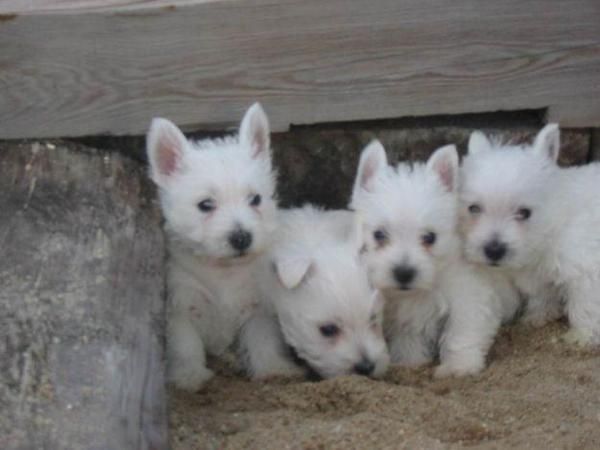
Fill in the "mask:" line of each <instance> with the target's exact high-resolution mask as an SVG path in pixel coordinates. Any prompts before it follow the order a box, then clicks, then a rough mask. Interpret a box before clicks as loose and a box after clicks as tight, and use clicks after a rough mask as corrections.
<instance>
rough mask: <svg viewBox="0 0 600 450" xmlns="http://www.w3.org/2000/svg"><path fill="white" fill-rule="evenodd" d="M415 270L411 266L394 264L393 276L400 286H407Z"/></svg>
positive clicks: (413, 276)
mask: <svg viewBox="0 0 600 450" xmlns="http://www.w3.org/2000/svg"><path fill="white" fill-rule="evenodd" d="M416 274H417V271H416V270H415V269H414V267H411V266H405V265H401V266H396V267H394V278H395V279H396V281H397V282H398V283H399V284H400V285H401V286H407V285H408V284H410V283H411V282H412V280H414V278H415V275H416Z"/></svg>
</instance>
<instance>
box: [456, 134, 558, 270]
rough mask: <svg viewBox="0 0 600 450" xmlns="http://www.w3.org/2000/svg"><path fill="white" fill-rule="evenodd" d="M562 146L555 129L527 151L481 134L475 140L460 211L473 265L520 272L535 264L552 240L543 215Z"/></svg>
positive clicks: (471, 143) (465, 167)
mask: <svg viewBox="0 0 600 450" xmlns="http://www.w3.org/2000/svg"><path fill="white" fill-rule="evenodd" d="M559 144H560V136H559V129H558V126H557V125H555V124H551V125H547V126H546V127H544V128H543V129H542V130H541V131H540V132H539V134H538V135H537V137H536V138H535V141H534V143H533V144H532V145H526V146H510V145H502V144H499V143H497V142H493V141H490V140H489V139H488V138H487V137H486V136H485V135H483V134H482V133H481V132H478V131H476V132H474V133H473V134H472V135H471V138H470V140H469V154H468V156H467V157H466V158H465V160H464V164H463V169H462V171H463V173H462V186H461V208H460V222H461V232H462V233H463V237H464V246H465V249H464V250H465V255H466V257H467V259H468V260H470V261H472V262H475V263H480V264H487V265H490V266H495V267H503V268H508V269H517V270H518V269H520V268H523V267H525V266H528V265H530V264H535V263H536V262H535V261H536V259H537V258H538V255H539V250H540V249H541V248H543V246H544V245H546V244H547V242H546V241H547V239H548V237H547V226H548V224H547V223H545V222H546V221H545V220H544V219H543V217H542V216H543V214H541V212H542V211H543V209H544V208H545V207H546V203H547V200H548V198H549V195H551V192H552V187H553V177H554V175H555V174H556V170H557V165H556V160H557V158H558V153H559V148H560V145H559Z"/></svg>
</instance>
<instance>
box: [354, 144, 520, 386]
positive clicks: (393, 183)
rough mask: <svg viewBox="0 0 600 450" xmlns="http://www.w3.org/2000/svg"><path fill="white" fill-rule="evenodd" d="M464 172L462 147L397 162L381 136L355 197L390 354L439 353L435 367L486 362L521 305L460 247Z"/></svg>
mask: <svg viewBox="0 0 600 450" xmlns="http://www.w3.org/2000/svg"><path fill="white" fill-rule="evenodd" d="M458 176H459V171H458V155H457V152H456V149H455V147H454V146H446V147H443V148H440V149H438V150H437V151H436V152H435V153H434V154H433V155H432V156H431V157H430V159H429V160H428V161H427V164H414V165H408V164H399V165H398V166H397V167H396V168H392V167H390V166H388V163H387V158H386V154H385V150H384V148H383V147H382V145H381V144H380V143H379V142H378V141H374V142H373V143H371V144H370V145H369V146H368V147H367V148H366V149H365V150H364V151H363V153H362V155H361V158H360V163H359V168H358V173H357V177H356V182H355V186H354V191H353V195H352V202H351V206H352V208H353V209H355V210H356V211H357V213H358V214H360V216H361V218H362V220H363V221H364V223H365V237H366V253H365V256H364V257H365V259H366V262H367V265H368V271H369V277H370V279H371V281H372V283H373V284H374V286H375V287H376V288H379V289H381V290H382V291H383V293H384V296H385V299H386V308H385V319H384V323H385V325H384V327H385V334H386V337H387V339H388V341H389V345H390V354H391V358H392V362H393V363H396V364H400V365H404V366H418V365H422V364H425V363H428V362H430V361H432V360H433V359H434V358H435V357H436V355H437V354H438V352H439V356H440V362H441V364H440V366H439V367H437V369H436V372H435V375H436V376H447V375H457V376H460V375H467V374H475V373H478V372H479V371H481V370H482V369H483V368H484V366H485V357H486V355H487V352H488V350H489V348H490V346H491V344H492V342H493V339H494V337H495V335H496V332H497V330H498V327H499V326H500V324H501V322H502V321H504V320H508V319H509V318H511V317H512V316H513V314H514V312H515V310H516V308H517V306H518V299H517V296H516V292H515V290H514V289H513V288H512V286H511V285H510V284H509V283H508V282H506V283H503V282H501V281H500V282H498V283H497V285H498V287H499V289H496V290H494V289H493V287H492V286H493V283H494V281H493V280H490V278H489V277H488V276H487V275H486V274H485V273H483V272H482V271H479V270H477V269H476V268H475V267H474V266H471V265H468V264H467V263H466V262H465V261H464V260H463V258H462V256H461V249H460V238H459V236H458V229H457V225H458V224H457V213H458V196H457V183H458ZM432 235H433V236H434V237H433V238H432ZM432 241H433V242H432ZM407 271H408V272H409V273H410V274H412V275H407Z"/></svg>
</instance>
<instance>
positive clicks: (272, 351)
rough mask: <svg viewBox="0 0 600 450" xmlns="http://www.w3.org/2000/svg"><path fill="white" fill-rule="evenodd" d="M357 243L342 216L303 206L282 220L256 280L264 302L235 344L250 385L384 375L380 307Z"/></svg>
mask: <svg viewBox="0 0 600 450" xmlns="http://www.w3.org/2000/svg"><path fill="white" fill-rule="evenodd" d="M361 242H362V239H361V236H360V233H359V228H358V227H357V226H355V218H354V215H353V214H352V213H350V212H348V211H330V212H324V211H320V210H318V209H316V208H313V207H310V206H307V207H304V208H301V209H295V210H288V211H282V212H281V213H280V223H279V227H278V231H277V232H276V237H275V241H274V243H273V246H272V249H271V251H270V252H269V254H267V255H266V256H265V258H264V259H263V261H262V262H263V266H262V267H261V268H260V275H259V277H258V278H259V281H260V287H261V291H262V300H263V302H262V304H261V307H260V308H259V309H258V310H257V311H256V313H255V314H254V315H253V316H252V317H251V318H250V320H249V321H248V322H247V323H246V325H245V326H244V328H243V331H242V333H241V338H240V343H241V346H240V350H241V354H242V359H243V361H244V362H245V366H246V369H247V372H248V373H249V375H250V376H251V377H252V378H264V377H268V376H272V375H294V374H303V373H305V372H308V374H309V375H313V376H316V377H318V378H331V377H335V376H338V375H347V374H353V373H355V374H359V375H365V376H372V377H378V376H381V375H382V374H383V373H384V372H385V371H386V369H387V366H388V363H389V355H388V351H387V347H386V343H385V340H384V338H383V333H382V323H381V320H382V307H383V302H382V299H381V297H380V295H379V294H378V292H377V291H376V290H374V289H373V288H372V287H371V286H370V284H369V281H368V279H367V274H366V271H365V269H364V267H363V266H362V264H361V262H360V257H359V252H360V248H361Z"/></svg>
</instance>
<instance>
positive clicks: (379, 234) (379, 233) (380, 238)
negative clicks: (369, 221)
mask: <svg viewBox="0 0 600 450" xmlns="http://www.w3.org/2000/svg"><path fill="white" fill-rule="evenodd" d="M373 239H375V242H377V243H378V244H383V243H384V242H385V241H386V240H387V234H386V232H385V231H384V230H382V229H381V228H380V229H378V230H375V231H374V232H373Z"/></svg>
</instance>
